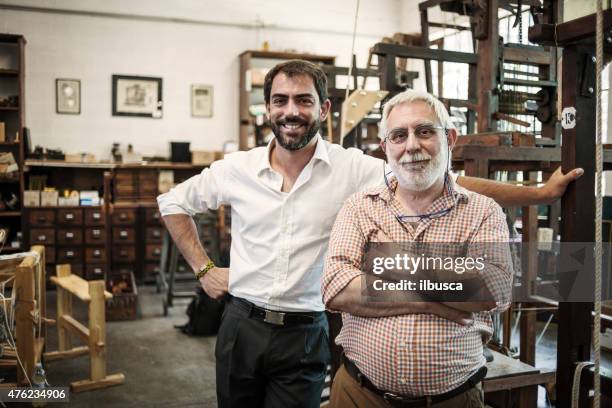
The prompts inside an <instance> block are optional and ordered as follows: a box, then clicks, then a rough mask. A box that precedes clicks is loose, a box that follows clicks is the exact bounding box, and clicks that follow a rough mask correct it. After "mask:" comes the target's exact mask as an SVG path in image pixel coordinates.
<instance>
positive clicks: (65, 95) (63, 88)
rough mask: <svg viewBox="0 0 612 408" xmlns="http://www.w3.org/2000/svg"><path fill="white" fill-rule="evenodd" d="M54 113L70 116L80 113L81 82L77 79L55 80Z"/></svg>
mask: <svg viewBox="0 0 612 408" xmlns="http://www.w3.org/2000/svg"><path fill="white" fill-rule="evenodd" d="M55 112H57V113H66V114H70V115H79V114H80V113H81V81H80V80H78V79H63V78H58V79H56V80H55Z"/></svg>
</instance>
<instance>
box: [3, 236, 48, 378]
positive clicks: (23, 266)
mask: <svg viewBox="0 0 612 408" xmlns="http://www.w3.org/2000/svg"><path fill="white" fill-rule="evenodd" d="M30 252H31V253H34V254H36V255H31V254H28V253H24V257H23V258H20V257H19V255H20V254H14V255H13V258H12V259H10V260H9V261H4V262H3V264H0V279H1V280H2V281H6V280H9V279H12V278H14V281H13V282H12V284H13V288H14V292H15V337H16V339H15V346H16V350H11V349H9V350H8V351H5V353H4V354H5V357H6V358H2V359H0V367H7V366H8V367H15V368H16V370H17V377H16V378H17V382H16V383H2V384H0V388H11V387H17V386H24V385H28V379H31V378H32V376H33V375H34V368H35V366H36V364H37V363H39V362H40V360H41V355H42V353H43V349H44V347H45V339H46V331H47V330H46V323H47V321H46V319H44V316H45V315H46V286H45V285H46V277H45V266H44V265H45V249H44V247H43V246H40V245H36V246H33V247H32V248H31V249H30ZM4 302H9V300H5V301H4ZM7 330H8V328H7ZM17 359H19V360H20V361H21V365H23V369H22V367H21V365H20V364H19V362H18V360H17ZM24 370H25V372H24Z"/></svg>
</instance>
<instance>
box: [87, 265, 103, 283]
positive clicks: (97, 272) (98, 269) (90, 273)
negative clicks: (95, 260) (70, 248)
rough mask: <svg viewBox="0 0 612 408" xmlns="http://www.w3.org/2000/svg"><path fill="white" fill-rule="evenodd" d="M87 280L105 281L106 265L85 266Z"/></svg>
mask: <svg viewBox="0 0 612 408" xmlns="http://www.w3.org/2000/svg"><path fill="white" fill-rule="evenodd" d="M85 279H87V280H96V279H104V264H87V265H85Z"/></svg>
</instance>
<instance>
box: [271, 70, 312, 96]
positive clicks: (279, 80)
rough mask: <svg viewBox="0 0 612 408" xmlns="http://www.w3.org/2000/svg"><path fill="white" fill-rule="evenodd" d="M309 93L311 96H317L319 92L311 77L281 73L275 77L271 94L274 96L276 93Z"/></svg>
mask: <svg viewBox="0 0 612 408" xmlns="http://www.w3.org/2000/svg"><path fill="white" fill-rule="evenodd" d="M288 92H295V93H300V94H304V93H309V94H311V95H313V96H314V95H316V94H317V91H316V89H315V86H314V81H313V80H312V78H311V77H310V76H309V75H306V74H296V75H291V76H289V75H287V74H285V73H284V72H281V73H279V74H278V75H276V76H275V77H274V80H273V81H272V89H271V93H272V95H274V94H275V93H283V94H284V93H288Z"/></svg>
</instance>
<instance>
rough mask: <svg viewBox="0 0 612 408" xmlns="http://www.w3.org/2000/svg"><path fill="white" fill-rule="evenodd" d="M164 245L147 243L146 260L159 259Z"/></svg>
mask: <svg viewBox="0 0 612 408" xmlns="http://www.w3.org/2000/svg"><path fill="white" fill-rule="evenodd" d="M161 253H162V246H161V244H147V245H146V246H145V260H146V261H158V260H159V259H160V258H161Z"/></svg>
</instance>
